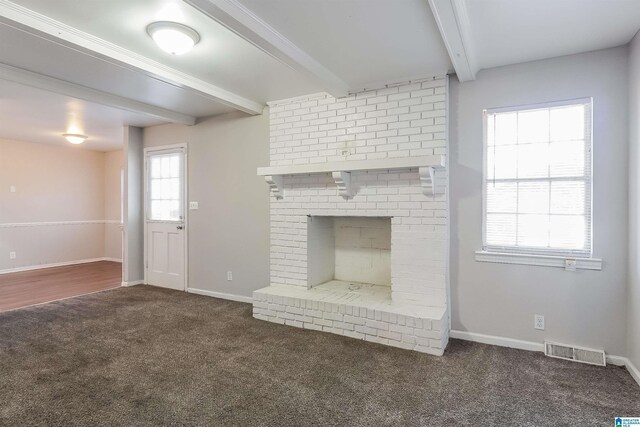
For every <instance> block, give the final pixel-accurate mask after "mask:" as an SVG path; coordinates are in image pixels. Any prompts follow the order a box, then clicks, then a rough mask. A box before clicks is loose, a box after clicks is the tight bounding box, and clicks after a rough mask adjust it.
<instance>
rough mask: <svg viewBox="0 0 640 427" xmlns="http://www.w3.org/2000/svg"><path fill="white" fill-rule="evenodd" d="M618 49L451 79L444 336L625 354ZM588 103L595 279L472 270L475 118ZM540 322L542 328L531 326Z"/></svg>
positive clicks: (478, 221) (624, 129)
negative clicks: (448, 330) (447, 330)
mask: <svg viewBox="0 0 640 427" xmlns="http://www.w3.org/2000/svg"><path fill="white" fill-rule="evenodd" d="M627 72H628V70H627V48H626V47H622V48H616V49H608V50H603V51H598V52H591V53H586V54H580V55H573V56H565V57H561V58H554V59H549V60H544V61H535V62H529V63H525V64H518V65H513V66H507V67H500V68H495V69H491V70H486V71H482V72H481V73H480V74H479V75H478V78H477V80H476V81H473V82H468V83H463V84H460V83H459V82H458V81H457V80H456V79H455V78H452V79H451V98H450V115H451V125H450V126H451V127H450V167H451V169H450V180H451V187H450V188H451V193H450V198H451V260H450V263H451V264H450V269H451V298H452V312H451V316H452V329H454V330H461V331H469V332H474V333H480V334H487V335H495V336H500V337H507V338H515V339H520V340H526V341H533V342H542V341H544V340H545V339H549V340H556V341H560V342H567V343H573V344H576V345H584V346H589V347H596V348H604V349H605V350H606V351H607V352H609V353H611V354H615V355H624V354H626V351H625V350H626V321H627V319H626V310H625V306H626V286H627V284H626V282H627V208H628V203H627V163H628V162H627V155H628V139H627V136H628V123H627V106H628V101H627ZM582 97H593V115H594V122H593V130H594V134H593V142H594V151H593V162H594V184H593V191H594V194H593V203H594V205H593V229H594V234H593V245H594V256H595V257H597V258H602V259H603V270H602V271H586V270H581V271H577V272H567V271H564V270H562V269H559V268H550V267H538V266H525V265H506V264H495V263H480V262H476V261H475V260H474V251H476V250H479V249H480V248H481V244H482V197H481V195H482V158H483V153H482V145H483V135H482V132H483V130H482V110H483V109H484V108H492V107H504V106H514V105H522V104H531V103H539V102H545V101H554V100H565V99H572V98H582ZM534 314H542V315H544V316H545V320H546V330H545V331H537V330H535V329H534V328H533V316H534Z"/></svg>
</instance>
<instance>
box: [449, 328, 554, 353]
mask: <svg viewBox="0 0 640 427" xmlns="http://www.w3.org/2000/svg"><path fill="white" fill-rule="evenodd" d="M450 337H451V338H457V339H459V340H465V341H473V342H479V343H482V344H491V345H497V346H499V347H509V348H517V349H519V350H528V351H544V344H542V343H537V342H533V341H524V340H516V339H513V338H505V337H498V336H495V335H484V334H477V333H475V332H466V331H456V330H452V331H451V334H450Z"/></svg>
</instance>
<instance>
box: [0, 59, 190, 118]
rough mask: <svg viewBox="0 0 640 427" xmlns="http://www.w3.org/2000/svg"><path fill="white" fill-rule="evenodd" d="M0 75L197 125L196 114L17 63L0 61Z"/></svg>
mask: <svg viewBox="0 0 640 427" xmlns="http://www.w3.org/2000/svg"><path fill="white" fill-rule="evenodd" d="M0 79H3V80H7V81H11V82H14V83H20V84H23V85H26V86H31V87H36V88H39V89H43V90H46V91H48V92H54V93H57V94H60V95H65V96H71V97H74V98H78V99H83V100H85V101H90V102H95V103H97V104H101V105H106V106H108V107H114V108H118V109H122V110H127V111H133V112H136V113H142V114H146V115H148V116H151V117H157V118H159V119H162V120H168V121H170V122H174V123H182V124H185V125H193V124H195V122H196V119H195V117H192V116H189V115H186V114H182V113H178V112H176V111H172V110H167V109H166V108H162V107H158V106H155V105H151V104H147V103H145V102H141V101H136V100H134V99H131V98H125V97H123V96H119V95H114V94H112V93H108V92H104V91H101V90H97V89H93V88H89V87H87V86H82V85H79V84H76V83H71V82H68V81H66V80H60V79H57V78H54V77H50V76H46V75H44V74H39V73H34V72H32V71H29V70H25V69H23V68H18V67H13V66H11V65H7V64H2V63H0Z"/></svg>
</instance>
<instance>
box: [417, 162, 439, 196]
mask: <svg viewBox="0 0 640 427" xmlns="http://www.w3.org/2000/svg"><path fill="white" fill-rule="evenodd" d="M418 175H419V176H420V185H422V194H424V195H425V196H433V195H434V194H436V176H435V175H436V170H435V168H434V167H433V166H423V167H421V168H418Z"/></svg>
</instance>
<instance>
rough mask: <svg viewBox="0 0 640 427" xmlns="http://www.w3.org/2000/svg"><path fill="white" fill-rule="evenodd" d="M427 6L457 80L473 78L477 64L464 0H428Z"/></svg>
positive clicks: (464, 80)
mask: <svg viewBox="0 0 640 427" xmlns="http://www.w3.org/2000/svg"><path fill="white" fill-rule="evenodd" d="M429 6H430V7H431V11H432V12H433V16H434V17H435V19H436V23H437V24H438V28H439V29H440V34H441V35H442V40H443V41H444V44H445V46H446V48H447V52H449V57H450V58H451V62H452V63H453V68H454V69H455V70H456V74H457V76H458V80H460V81H461V82H466V81H470V80H475V78H476V73H477V72H478V65H477V63H476V58H475V55H474V52H473V48H472V42H471V36H470V31H471V27H470V25H469V17H468V13H467V7H466V5H465V2H464V0H429Z"/></svg>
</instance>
